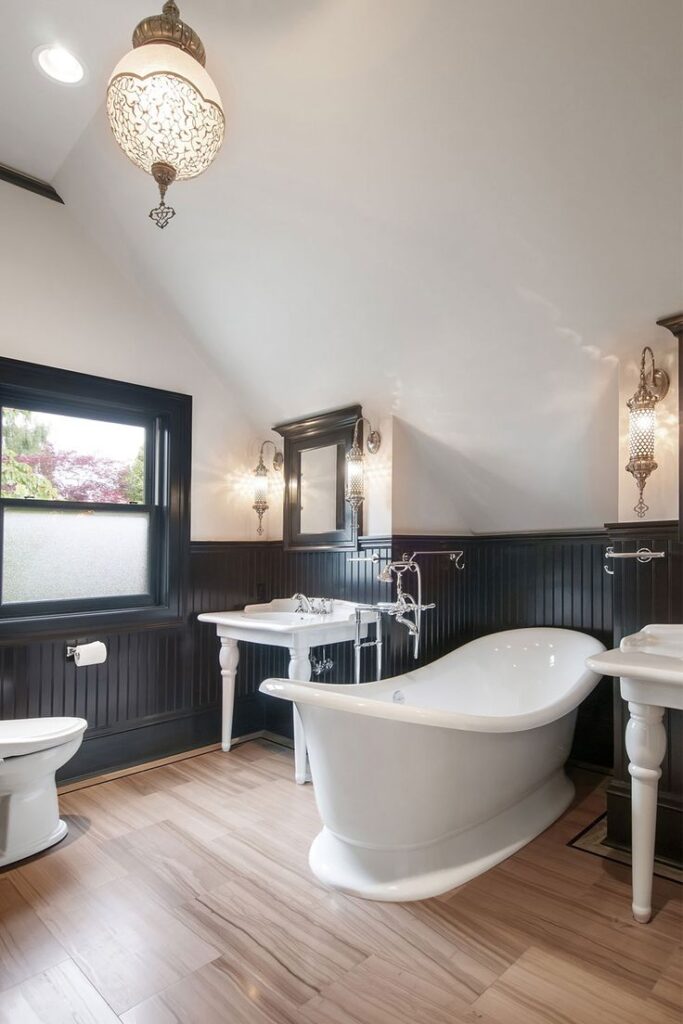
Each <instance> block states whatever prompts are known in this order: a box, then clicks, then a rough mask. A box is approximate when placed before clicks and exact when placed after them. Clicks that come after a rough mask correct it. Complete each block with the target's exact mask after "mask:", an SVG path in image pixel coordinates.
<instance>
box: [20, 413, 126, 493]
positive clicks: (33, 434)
mask: <svg viewBox="0 0 683 1024" xmlns="http://www.w3.org/2000/svg"><path fill="white" fill-rule="evenodd" d="M144 482H145V428H144V427H138V426H131V425H130V424H127V423H108V422H107V421H105V420H93V419H84V418H83V417H81V416H61V415H58V414H56V413H48V412H34V411H31V410H28V409H10V408H3V410H2V492H1V493H2V497H3V498H37V499H41V500H43V501H87V502H107V503H111V502H114V503H116V504H119V505H120V504H139V505H142V504H144V502H145V493H144V491H145V484H144Z"/></svg>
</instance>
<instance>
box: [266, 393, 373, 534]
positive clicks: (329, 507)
mask: <svg viewBox="0 0 683 1024" xmlns="http://www.w3.org/2000/svg"><path fill="white" fill-rule="evenodd" d="M361 415H362V410H361V407H360V406H359V405H352V406H347V407H346V408H344V409H337V410H335V411H333V412H327V413H320V414H319V415H316V416H309V417H307V418H306V419H302V420H294V421H291V422H288V423H280V424H278V425H277V426H275V427H274V428H273V429H274V430H276V431H277V432H278V433H279V434H281V436H282V437H283V438H284V449H285V462H284V474H285V500H284V524H283V536H284V545H285V548H287V549H290V550H292V549H293V550H300V551H306V550H308V551H311V550H318V551H319V550H324V549H329V548H355V547H356V536H355V535H354V530H353V518H352V515H351V509H350V508H349V506H348V504H347V503H346V501H345V500H344V482H345V480H344V477H345V472H346V453H347V451H348V450H349V448H350V447H351V445H352V444H353V428H354V426H355V424H356V420H357V419H358V417H359V416H361ZM360 529H361V527H360V526H359V532H360Z"/></svg>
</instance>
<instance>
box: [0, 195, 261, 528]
mask: <svg viewBox="0 0 683 1024" xmlns="http://www.w3.org/2000/svg"><path fill="white" fill-rule="evenodd" d="M0 225H1V233H2V234H1V244H0V309H1V310H2V316H0V355H3V356H9V357H12V358H14V359H24V360H27V361H29V362H36V363H43V364H46V365H48V366H50V365H52V366H58V367H65V368H66V369H69V370H78V371H80V372H81V373H92V374H96V375H99V376H104V377H110V378H115V379H119V380H126V381H132V382H133V383H136V384H148V385H150V386H152V387H158V388H166V389H168V390H171V391H180V392H183V393H185V394H191V395H192V397H193V400H194V401H193V409H194V411H193V471H192V537H193V539H197V540H207V539H210V540H214V539H234V538H241V537H244V536H248V535H249V530H250V527H251V522H250V518H249V517H250V516H253V513H252V512H251V511H250V509H249V508H248V506H247V505H246V504H245V502H244V500H243V498H242V495H241V494H240V491H239V488H238V487H236V486H235V481H239V479H240V475H241V474H242V473H243V472H244V470H245V468H246V466H245V463H244V457H245V456H246V453H247V438H248V436H249V433H250V432H251V430H252V429H253V428H249V427H248V424H247V418H246V416H245V413H244V411H243V410H242V409H240V406H239V402H238V399H237V397H236V395H235V394H234V392H232V391H231V390H230V389H229V387H228V386H227V385H226V383H225V382H224V381H223V380H221V378H220V376H219V375H218V374H217V373H216V371H215V369H214V368H213V367H212V366H211V365H210V362H209V360H208V357H207V356H206V354H205V353H203V352H199V351H197V349H195V348H194V347H193V345H192V344H191V343H190V342H189V341H188V339H187V337H185V336H184V335H183V333H182V330H181V329H180V328H179V327H178V325H177V323H175V322H174V319H175V318H174V315H173V312H172V311H171V312H170V313H168V312H166V311H164V310H163V309H160V308H159V307H158V306H156V305H155V303H154V301H151V300H150V299H149V298H148V297H147V296H146V295H145V292H144V290H141V289H140V288H138V287H136V286H135V284H134V282H133V281H131V279H130V278H129V277H124V276H123V275H122V274H121V273H120V271H119V270H118V269H117V267H116V266H115V265H114V264H112V262H111V261H110V260H108V259H107V257H106V255H105V253H104V252H103V251H102V250H101V249H100V248H98V246H97V245H95V244H94V242H93V241H92V239H91V238H90V237H89V236H88V235H87V234H85V233H84V232H83V231H82V229H81V228H80V227H79V226H78V224H77V223H76V221H75V220H74V218H73V217H72V216H71V214H70V211H69V209H68V208H67V207H65V206H60V205H58V204H57V203H53V202H50V201H48V200H46V199H43V198H41V197H40V196H36V195H33V194H32V193H30V192H25V191H23V190H21V189H18V188H15V187H13V186H11V185H8V184H6V183H5V182H0ZM250 468H251V467H250Z"/></svg>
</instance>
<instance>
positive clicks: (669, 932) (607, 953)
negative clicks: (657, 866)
mask: <svg viewBox="0 0 683 1024" xmlns="http://www.w3.org/2000/svg"><path fill="white" fill-rule="evenodd" d="M575 782H576V784H577V799H576V801H575V803H574V805H573V806H572V807H571V808H570V810H569V811H568V812H567V813H566V814H565V815H564V816H563V817H562V818H561V819H560V820H559V821H558V822H556V823H555V825H553V826H552V828H550V829H548V831H547V832H545V833H544V834H543V835H542V836H540V837H539V838H538V839H536V840H535V841H534V842H533V843H531V844H530V845H529V846H527V847H526V848H525V849H523V850H522V851H520V852H519V853H518V854H517V855H516V856H514V857H512V858H511V859H510V860H508V861H506V862H505V863H504V864H501V865H499V866H498V867H497V868H494V869H493V870H492V871H489V872H488V873H487V874H485V875H482V876H481V877H480V878H477V879H475V880H474V881H472V882H470V883H469V884H468V885H465V886H462V887H461V888H460V889H457V890H455V891H454V892H452V893H447V894H446V895H444V896H441V897H439V898H438V899H433V900H427V901H424V902H422V903H412V904H402V905H401V904H387V903H385V904H380V903H370V902H366V901H362V900H356V899H351V898H349V897H344V896H341V895H339V894H337V893H332V892H329V891H327V890H325V889H323V888H322V887H321V886H320V885H319V884H318V883H317V882H316V881H315V880H314V879H313V877H312V876H311V874H310V872H309V870H308V865H307V851H308V846H309V844H310V842H311V840H312V838H313V837H314V835H315V834H316V832H317V830H318V829H319V820H318V815H317V812H316V808H315V802H314V796H313V790H312V788H311V786H306V787H301V786H296V785H295V784H294V782H293V779H292V755H291V751H288V750H286V749H284V748H281V747H277V746H275V745H274V744H271V743H267V742H265V741H261V740H255V741H253V742H251V743H247V744H244V745H243V746H240V747H237V748H236V749H235V750H233V751H232V752H231V753H230V754H223V753H221V752H213V753H206V754H202V755H200V756H197V757H195V758H192V759H190V760H186V761H183V762H181V763H177V764H171V765H164V766H163V767H159V768H154V769H150V770H148V771H146V772H144V773H141V774H139V775H132V776H128V777H126V778H122V779H116V780H114V781H111V782H105V783H101V784H99V785H96V786H92V787H90V788H88V789H81V790H77V791H74V792H71V793H68V794H67V795H65V796H63V797H62V798H61V806H62V814H63V815H64V816H65V817H66V818H67V820H68V822H69V827H70V832H69V836H68V838H67V839H66V840H65V841H64V842H63V843H62V844H61V845H60V846H58V847H55V848H54V849H53V850H51V851H48V852H46V853H45V854H42V855H40V856H38V857H35V858H33V859H32V860H30V861H25V862H24V863H22V864H20V865H18V866H16V867H13V868H9V869H6V870H5V871H3V872H2V873H0V1024H66V1022H73V1024H112V1022H116V1021H122V1022H124V1024H224V1022H230V1024H612V1022H613V1024H681V1019H682V1016H683V999H682V994H683V966H682V964H683V903H682V901H681V887H680V886H678V885H676V884H675V883H674V882H670V881H667V880H665V879H655V905H656V914H655V917H654V919H653V921H652V923H651V924H649V925H647V926H642V925H636V924H635V923H634V922H633V920H632V919H631V914H630V887H629V869H628V868H627V867H625V866H624V865H621V864H615V863H611V862H609V861H606V860H603V859H600V858H598V857H595V856H592V855H590V854H588V853H585V852H583V851H581V850H576V849H571V848H568V847H567V845H566V844H567V841H568V840H569V839H571V838H572V837H573V836H574V835H575V834H576V833H577V832H578V831H579V830H580V829H581V828H582V827H584V826H585V825H587V824H588V823H589V822H590V821H592V820H593V819H594V818H595V817H597V815H598V814H599V813H600V812H601V811H602V810H603V804H604V798H603V795H602V790H601V789H600V786H599V784H600V782H601V780H600V777H599V776H595V775H591V774H589V773H585V772H577V773H575Z"/></svg>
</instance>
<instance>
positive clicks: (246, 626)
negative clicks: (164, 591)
mask: <svg viewBox="0 0 683 1024" xmlns="http://www.w3.org/2000/svg"><path fill="white" fill-rule="evenodd" d="M312 600H313V601H314V603H315V604H317V605H319V604H320V598H313V599H312ZM297 605H298V602H297V600H296V599H295V598H283V599H279V600H276V601H271V602H270V603H269V604H248V605H247V606H246V608H244V610H243V611H233V612H203V613H202V614H201V615H200V616H199V619H200V620H201V621H202V622H213V623H214V624H215V626H216V632H217V634H218V636H219V637H220V641H221V649H220V655H219V659H220V665H221V676H222V679H223V712H222V729H221V746H222V747H223V750H230V740H231V736H232V713H233V707H234V703H235V676H236V674H237V664H238V662H239V649H238V646H237V643H238V641H240V640H242V641H247V642H248V643H253V644H270V645H271V646H273V647H286V648H288V650H289V678H290V679H297V680H301V681H302V682H308V680H309V679H310V678H311V662H310V659H309V655H310V650H311V647H319V646H320V645H322V644H337V643H340V642H341V641H344V640H355V637H356V605H355V604H354V603H353V602H352V601H334V602H330V605H331V610H330V611H329V612H327V613H325V614H319V613H316V614H310V613H306V612H299V611H297V610H296V609H297ZM376 617H377V616H376V615H375V614H374V613H373V612H368V611H363V612H361V624H362V626H361V636H362V637H366V636H367V633H368V623H369V622H374V621H375V620H376ZM294 777H295V779H296V781H297V782H298V783H304V782H308V781H310V775H309V773H308V770H307V766H306V741H305V737H304V730H303V725H302V723H301V718H300V717H299V713H298V711H297V710H296V708H294Z"/></svg>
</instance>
